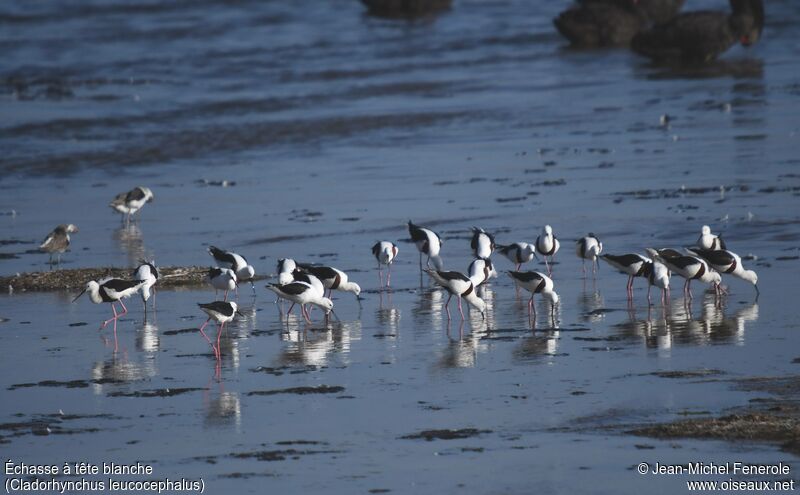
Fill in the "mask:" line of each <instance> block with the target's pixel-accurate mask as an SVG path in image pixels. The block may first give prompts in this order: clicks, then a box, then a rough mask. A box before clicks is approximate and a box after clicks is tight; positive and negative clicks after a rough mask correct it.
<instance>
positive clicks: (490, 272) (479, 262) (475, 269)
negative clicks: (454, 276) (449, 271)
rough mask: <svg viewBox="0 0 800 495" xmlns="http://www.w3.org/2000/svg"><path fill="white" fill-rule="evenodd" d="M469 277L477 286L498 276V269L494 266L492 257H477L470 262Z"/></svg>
mask: <svg viewBox="0 0 800 495" xmlns="http://www.w3.org/2000/svg"><path fill="white" fill-rule="evenodd" d="M467 274H468V275H469V279H470V280H472V283H473V284H475V287H477V286H479V285H482V284H485V283H486V282H488V281H489V279H490V278H497V270H495V268H494V263H492V260H491V259H490V258H486V259H483V258H477V259H475V260H473V261H472V263H470V264H469V269H468V270H467Z"/></svg>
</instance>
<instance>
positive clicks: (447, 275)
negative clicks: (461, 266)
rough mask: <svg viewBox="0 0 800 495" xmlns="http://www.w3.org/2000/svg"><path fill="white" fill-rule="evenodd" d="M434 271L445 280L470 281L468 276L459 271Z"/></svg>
mask: <svg viewBox="0 0 800 495" xmlns="http://www.w3.org/2000/svg"><path fill="white" fill-rule="evenodd" d="M436 273H438V274H439V276H440V277H442V278H443V279H445V280H462V281H464V282H469V281H470V280H469V277H467V276H466V275H464V274H463V273H461V272H440V271H438V270H437V271H436Z"/></svg>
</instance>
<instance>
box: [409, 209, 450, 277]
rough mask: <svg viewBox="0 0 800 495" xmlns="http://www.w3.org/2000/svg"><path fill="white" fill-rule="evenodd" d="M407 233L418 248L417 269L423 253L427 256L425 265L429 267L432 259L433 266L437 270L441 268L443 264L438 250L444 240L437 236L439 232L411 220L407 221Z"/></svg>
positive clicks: (420, 264)
mask: <svg viewBox="0 0 800 495" xmlns="http://www.w3.org/2000/svg"><path fill="white" fill-rule="evenodd" d="M408 233H409V234H410V235H411V240H412V241H414V244H416V246H417V249H418V250H419V269H420V270H422V255H423V254H425V255H427V256H428V260H427V262H426V266H427V267H428V268H430V266H431V260H432V261H433V265H434V267H435V268H436V269H437V270H441V269H442V268H443V266H442V265H443V264H442V259H441V258H440V257H439V252H440V251H441V249H442V244H444V242H443V241H442V238H441V237H439V234H437V233H436V232H434V231H432V230H431V229H428V228H425V227H420V226H418V225H414V224H413V223H412V222H411V220H409V221H408Z"/></svg>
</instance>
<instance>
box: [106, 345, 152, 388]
mask: <svg viewBox="0 0 800 495" xmlns="http://www.w3.org/2000/svg"><path fill="white" fill-rule="evenodd" d="M157 374H158V369H157V368H156V361H155V356H154V355H147V356H145V357H144V359H143V360H142V361H141V362H131V361H129V360H128V356H127V353H126V352H122V353H120V354H116V353H115V354H114V355H113V356H112V357H111V358H110V359H107V360H105V361H98V362H96V363H95V364H94V365H93V366H92V390H93V392H94V393H95V395H102V394H103V393H104V392H105V388H106V387H117V386H119V385H120V384H125V383H131V382H139V381H143V380H149V379H151V378H153V377H155V376H156V375H157Z"/></svg>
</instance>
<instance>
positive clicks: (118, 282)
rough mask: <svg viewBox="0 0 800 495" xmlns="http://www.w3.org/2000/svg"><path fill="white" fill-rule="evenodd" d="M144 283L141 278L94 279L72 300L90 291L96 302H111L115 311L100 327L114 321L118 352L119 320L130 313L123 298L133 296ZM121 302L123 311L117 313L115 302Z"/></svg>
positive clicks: (90, 295)
mask: <svg viewBox="0 0 800 495" xmlns="http://www.w3.org/2000/svg"><path fill="white" fill-rule="evenodd" d="M142 285H144V282H142V281H139V280H122V279H118V278H105V279H102V280H100V281H97V282H95V281H94V280H92V281H90V282H88V283H87V284H86V287H85V288H84V289H83V290H82V291H81V293H80V294H78V295H77V296H75V299H73V300H72V302H75V301H77V300H78V298H80V297H81V296H82V295H83V294H84V293H85V292H88V293H89V299H91V300H92V302H93V303H95V304H100V303H104V302H107V303H111V311H112V312H113V313H114V316H113V317H112V318H109V319H108V320H106V321H104V322H103V324H102V325H100V329H101V330H102V329H103V328H105V327H106V325H108V324H109V323H110V322H112V321H113V322H114V351H115V352H116V351H117V349H118V345H117V320H118V319H119V318H120V317H121V316H125V315H126V314H127V313H128V308H126V307H125V303H123V302H122V299H124V298H126V297H131V296H132V295H133V294H136V292H137V291H138V290H139V289H140V288H141V287H142ZM116 302H119V304H120V306H122V313H119V314H117V309H116V308H115V307H114V303H116Z"/></svg>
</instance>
